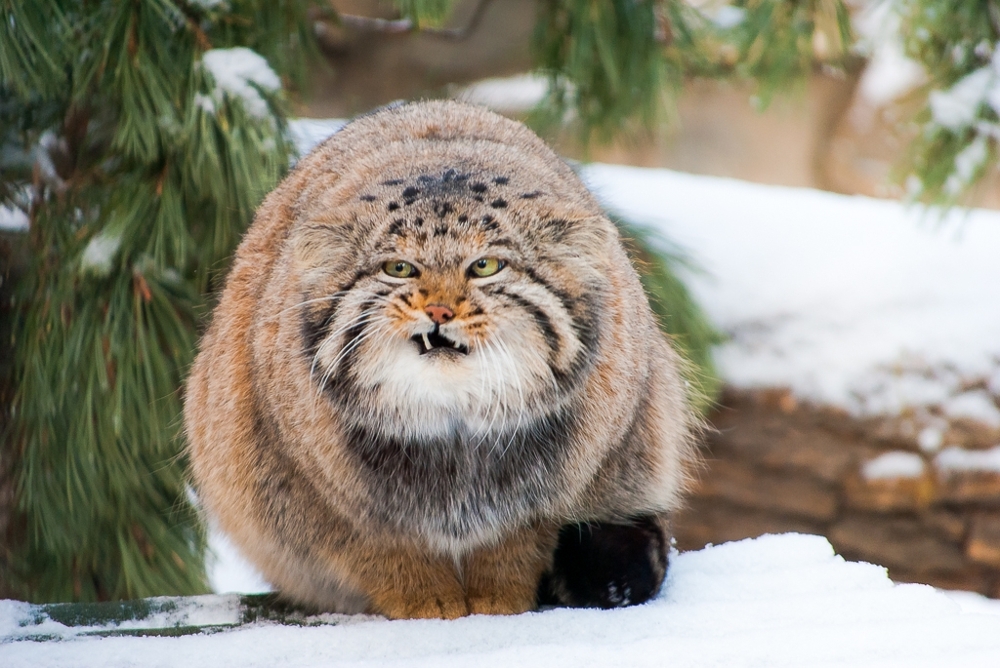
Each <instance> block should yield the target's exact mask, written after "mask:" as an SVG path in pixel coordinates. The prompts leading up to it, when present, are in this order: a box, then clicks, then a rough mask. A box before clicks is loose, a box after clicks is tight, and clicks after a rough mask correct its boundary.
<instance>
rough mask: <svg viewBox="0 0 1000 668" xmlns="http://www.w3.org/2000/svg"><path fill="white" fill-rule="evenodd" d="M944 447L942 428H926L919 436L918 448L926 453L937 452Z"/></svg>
mask: <svg viewBox="0 0 1000 668" xmlns="http://www.w3.org/2000/svg"><path fill="white" fill-rule="evenodd" d="M942 445H944V428H943V427H941V426H929V427H924V428H923V429H921V430H920V433H919V434H917V446H918V447H919V448H920V449H921V450H923V451H924V452H937V451H938V450H940V449H941V446H942Z"/></svg>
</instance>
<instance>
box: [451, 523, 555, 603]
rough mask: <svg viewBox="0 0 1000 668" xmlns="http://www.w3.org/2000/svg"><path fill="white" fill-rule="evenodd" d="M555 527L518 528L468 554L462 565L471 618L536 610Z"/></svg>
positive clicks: (552, 543)
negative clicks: (538, 593) (539, 582)
mask: <svg viewBox="0 0 1000 668" xmlns="http://www.w3.org/2000/svg"><path fill="white" fill-rule="evenodd" d="M557 534H558V527H557V526H555V525H544V526H535V527H528V528H523V529H519V530H517V531H514V532H513V533H511V534H508V535H507V536H506V537H504V538H503V539H502V540H501V541H500V542H499V543H497V544H495V545H492V546H487V547H482V548H479V549H477V550H475V551H474V552H472V553H471V554H469V555H468V556H467V557H466V559H465V560H464V563H463V569H462V575H463V579H464V580H465V590H466V601H467V603H468V606H469V613H470V614H473V615H477V614H478V615H515V614H518V613H521V612H527V611H528V610H534V609H535V608H536V607H537V604H536V595H537V591H538V580H539V578H541V576H542V573H543V572H545V571H546V570H547V569H549V568H550V567H551V565H552V553H553V550H555V546H556V536H557Z"/></svg>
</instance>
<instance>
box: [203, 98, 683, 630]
mask: <svg viewBox="0 0 1000 668" xmlns="http://www.w3.org/2000/svg"><path fill="white" fill-rule="evenodd" d="M484 257H485V258H498V259H500V260H502V261H503V262H504V263H505V266H504V268H503V269H501V270H500V271H498V272H497V273H495V274H494V275H492V276H488V277H485V278H481V277H478V276H476V275H475V274H473V273H471V269H470V267H471V265H472V263H473V262H475V261H476V260H478V259H480V258H484ZM398 260H403V261H406V262H409V263H410V264H411V265H413V266H414V267H415V268H416V272H417V273H416V274H415V275H414V276H412V277H409V278H397V277H393V276H390V275H389V274H387V273H386V272H385V271H384V270H383V265H384V264H385V263H386V262H388V261H393V262H395V261H398ZM433 305H437V306H443V307H446V308H447V309H449V310H450V311H451V312H453V314H454V317H453V318H452V319H451V320H449V321H447V322H444V323H443V324H440V325H439V326H438V325H436V324H435V323H434V322H433V321H432V319H431V317H430V315H429V314H430V313H431V312H432V310H433V309H431V310H428V308H427V307H428V306H433ZM437 306H435V308H436V307H437ZM424 335H428V339H427V341H428V342H430V340H431V338H430V337H433V340H434V342H435V344H437V346H439V347H435V348H434V349H433V351H432V352H431V353H429V354H425V355H422V354H420V353H421V350H422V347H424V348H426V344H423V343H422V342H423V341H424V339H423V336H424ZM445 344H447V345H445ZM445 348H454V350H453V351H450V352H448V351H446V350H445ZM681 365H682V362H681V361H680V360H679V358H678V357H677V355H676V353H675V352H674V351H673V349H672V348H671V346H670V345H669V344H668V342H667V341H665V340H664V338H663V336H662V335H661V334H660V332H659V330H658V328H657V326H656V323H655V322H654V318H653V315H652V313H651V312H650V310H649V307H648V305H647V303H646V299H645V296H644V294H643V292H642V289H641V286H640V284H639V281H638V279H637V277H636V274H635V272H634V270H633V269H632V267H631V266H630V264H629V262H628V259H627V257H626V256H625V253H624V251H623V250H622V247H621V244H620V241H619V238H618V234H617V232H616V230H615V228H614V226H613V225H612V224H611V223H610V222H609V221H608V220H607V218H606V217H604V216H603V214H602V212H601V209H600V207H599V206H598V205H597V203H596V202H595V200H594V199H593V197H592V196H591V195H590V194H589V193H588V192H587V190H586V189H585V188H584V186H583V185H582V184H581V183H580V181H579V180H578V179H577V178H576V176H575V175H574V174H573V173H572V171H571V170H570V169H569V168H568V167H567V166H566V165H565V164H564V163H562V162H561V161H560V160H559V159H558V158H557V157H556V156H555V155H554V154H553V153H552V152H551V151H550V150H549V149H548V148H547V147H546V146H545V145H544V144H543V143H542V142H541V141H540V140H539V139H538V138H537V137H535V136H534V135H533V134H532V133H531V132H530V131H528V130H527V129H526V128H524V127H523V126H521V125H519V124H517V123H514V122H512V121H509V120H506V119H504V118H502V117H499V116H496V115H494V114H492V113H489V112H487V111H485V110H482V109H478V108H475V107H470V106H466V105H460V104H457V103H452V102H427V103H420V104H410V105H404V106H400V107H395V108H392V109H387V110H383V111H381V112H377V113H374V114H371V115H369V116H366V117H363V118H361V119H359V120H357V121H355V122H353V123H351V124H349V125H348V126H347V127H345V128H344V129H343V130H341V131H340V132H339V133H337V134H336V135H334V136H333V137H332V138H331V139H329V140H328V141H327V142H325V143H324V144H322V145H321V146H320V147H319V148H317V149H316V150H315V151H314V152H313V153H312V154H310V155H309V156H307V157H306V158H304V159H303V160H302V161H301V162H300V163H299V164H298V166H297V167H296V169H295V170H294V171H293V173H292V174H291V175H289V177H288V178H287V179H285V181H284V182H283V183H282V184H281V185H279V186H278V188H277V189H276V190H275V191H274V192H273V193H271V194H270V195H269V196H268V197H267V199H266V200H265V201H264V203H263V205H262V206H261V207H260V210H259V211H258V213H257V217H256V220H255V222H254V225H253V226H252V228H251V229H250V230H249V232H248V233H247V235H246V238H245V239H244V241H243V243H242V244H241V246H240V248H239V250H238V252H237V256H236V261H235V264H234V266H233V269H232V272H231V274H230V276H229V278H228V281H227V284H226V287H225V290H224V292H223V294H222V298H221V300H220V303H219V306H218V308H217V309H216V311H215V314H214V317H213V321H212V325H211V327H210V329H209V331H208V333H207V334H206V335H205V338H204V340H203V341H202V344H201V350H200V353H199V355H198V358H197V360H196V362H195V365H194V368H193V370H192V373H191V378H190V381H189V384H188V392H187V398H186V403H185V424H186V429H187V434H188V437H189V441H190V455H191V461H192V470H193V474H194V479H195V483H196V487H197V489H198V491H199V494H200V495H201V497H202V499H203V501H204V504H205V506H206V508H207V510H208V512H209V514H210V515H211V516H212V518H213V519H214V521H216V522H217V523H218V524H219V525H220V526H221V528H222V529H223V530H225V531H226V532H227V533H228V534H229V535H230V536H231V537H232V539H233V540H234V541H235V542H236V543H237V544H238V545H239V546H240V547H241V548H242V549H243V551H244V553H245V554H246V555H247V556H248V557H249V558H250V559H251V560H252V561H253V562H254V563H255V564H256V565H257V566H258V567H259V568H260V569H261V571H262V572H263V573H264V574H265V576H266V577H267V578H268V579H270V580H271V582H273V583H274V585H275V586H276V587H277V588H278V589H279V590H280V591H282V592H283V593H284V595H285V596H287V597H288V598H290V599H291V600H293V601H297V602H299V603H302V604H305V605H308V606H312V607H314V608H317V609H323V610H338V611H345V612H355V611H372V612H379V613H382V614H385V615H388V616H390V617H456V616H460V615H464V614H468V613H477V612H486V613H513V612H519V611H523V610H527V609H530V608H532V607H533V606H534V605H535V594H536V590H537V585H538V583H539V580H540V579H541V577H542V575H543V573H544V572H545V571H547V570H548V569H550V568H551V567H552V555H553V552H554V550H555V546H556V542H557V537H558V532H559V527H560V526H562V525H565V524H567V523H575V522H597V521H602V522H616V521H628V520H629V519H630V518H635V517H639V516H649V517H656V518H660V519H658V520H657V522H661V521H662V520H663V519H664V518H665V517H666V516H667V515H668V514H669V513H670V512H671V511H672V510H674V509H676V508H677V506H678V504H679V503H680V500H681V495H682V492H683V490H684V487H685V485H686V483H687V481H688V477H689V472H690V470H691V467H692V465H693V463H694V461H695V445H694V433H695V432H696V430H697V426H698V425H697V420H696V418H695V417H694V416H693V415H692V413H691V411H690V409H689V408H688V405H687V402H686V399H685V391H684V384H683V381H682V379H681V377H680V374H679V369H680V368H681ZM661 571H662V569H661ZM660 577H662V573H661V575H660Z"/></svg>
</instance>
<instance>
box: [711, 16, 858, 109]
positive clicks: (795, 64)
mask: <svg viewBox="0 0 1000 668" xmlns="http://www.w3.org/2000/svg"><path fill="white" fill-rule="evenodd" d="M735 6H736V7H739V8H741V9H743V10H744V12H745V18H744V20H743V21H741V22H739V23H738V24H737V25H735V26H733V27H732V28H731V29H729V30H723V31H722V32H723V35H724V37H725V38H726V40H727V41H730V42H731V43H732V44H733V46H734V47H735V70H736V72H737V73H738V74H739V75H740V76H741V77H743V78H746V79H749V80H752V81H755V82H757V84H758V95H757V100H758V103H759V104H760V105H761V106H766V105H767V104H768V103H769V102H770V100H771V98H772V97H773V95H774V94H775V93H776V92H780V91H782V90H786V89H788V88H790V87H792V86H794V85H795V84H796V83H798V82H799V81H802V79H803V78H804V77H805V76H807V75H808V74H810V73H811V72H812V70H813V68H814V67H815V65H816V63H817V62H823V63H825V64H828V65H839V66H842V65H843V64H844V62H843V61H844V59H845V57H847V55H848V50H849V48H850V46H851V44H852V43H853V36H852V32H851V22H850V15H849V14H848V11H847V8H846V7H845V6H844V4H843V2H841V1H840V0H740V1H739V2H737V3H735Z"/></svg>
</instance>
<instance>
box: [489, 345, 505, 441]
mask: <svg viewBox="0 0 1000 668" xmlns="http://www.w3.org/2000/svg"><path fill="white" fill-rule="evenodd" d="M486 343H487V347H488V349H489V351H490V363H491V364H492V365H493V369H494V371H496V376H497V384H496V387H497V389H498V390H499V391H500V396H499V397H497V399H498V400H497V402H496V403H495V404H494V409H495V410H494V411H493V417H491V419H490V427H489V429H488V430H487V433H490V432H492V431H493V425H494V423H495V421H496V420H497V418H500V426H499V428H498V429H497V430H496V440H495V441H494V442H493V445H492V446H491V447H490V454H493V453H494V452H496V449H497V447H499V445H500V438H501V437H502V436H503V427H504V425H505V423H506V421H507V384H506V383H505V382H504V377H503V368H502V367H501V366H500V362H499V360H498V359H497V357H498V353H497V349H496V347H495V345H494V342H493V341H487V342H486Z"/></svg>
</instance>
